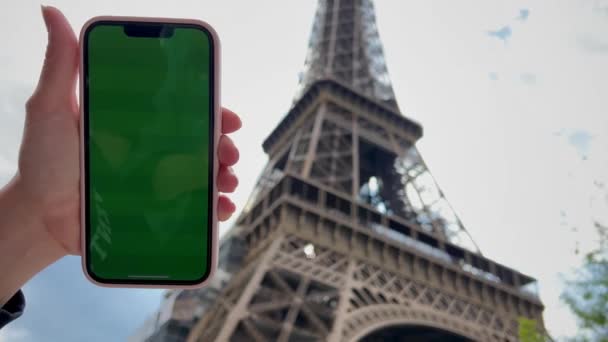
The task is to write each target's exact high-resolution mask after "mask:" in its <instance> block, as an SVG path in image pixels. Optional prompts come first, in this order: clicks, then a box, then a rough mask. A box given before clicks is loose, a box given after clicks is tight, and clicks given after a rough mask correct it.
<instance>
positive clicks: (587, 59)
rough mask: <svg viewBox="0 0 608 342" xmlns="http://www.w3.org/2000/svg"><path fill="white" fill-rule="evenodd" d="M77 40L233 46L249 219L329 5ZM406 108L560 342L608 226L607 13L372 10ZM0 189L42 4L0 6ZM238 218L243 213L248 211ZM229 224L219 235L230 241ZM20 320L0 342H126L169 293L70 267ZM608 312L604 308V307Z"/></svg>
mask: <svg viewBox="0 0 608 342" xmlns="http://www.w3.org/2000/svg"><path fill="white" fill-rule="evenodd" d="M44 5H53V6H56V7H58V8H59V9H61V10H62V11H63V12H64V13H65V15H66V16H67V18H68V19H69V21H70V22H71V24H72V25H73V27H74V29H75V31H77V32H79V30H80V27H81V26H82V25H83V23H84V22H85V21H86V20H87V19H89V18H90V17H93V16H97V15H137V16H159V17H194V18H198V19H202V20H205V21H207V22H209V23H210V24H211V25H213V26H214V27H215V28H216V29H217V31H218V33H219V36H220V39H221V41H222V83H223V84H222V102H223V105H224V106H226V107H228V108H230V109H232V110H234V111H235V112H237V113H239V114H240V115H241V118H242V120H243V128H242V129H241V130H240V131H239V132H238V133H236V134H235V136H234V140H235V142H236V143H237V145H238V146H239V148H240V150H241V160H240V162H239V164H238V165H237V166H236V167H235V171H236V173H237V175H238V176H239V177H240V181H241V182H240V186H239V189H238V190H237V192H236V193H235V194H234V195H233V196H232V198H233V199H234V201H235V203H236V204H237V207H238V208H239V209H241V208H243V206H244V204H245V202H246V200H247V198H248V196H249V194H250V193H251V190H252V189H253V186H254V184H255V181H256V176H257V175H258V174H259V173H260V172H261V171H262V168H263V167H264V165H265V163H266V162H267V157H266V155H265V154H264V153H263V151H262V148H261V144H262V141H263V140H264V139H265V138H266V137H267V135H268V134H269V133H270V132H271V131H272V129H273V128H274V127H275V126H276V125H277V124H278V122H279V121H280V119H281V118H282V117H283V116H284V115H285V113H286V112H287V110H289V108H290V107H291V104H292V100H293V97H294V94H295V93H296V89H297V85H298V80H299V78H298V77H299V72H300V71H301V70H302V68H303V64H304V58H305V56H306V50H307V43H308V39H309V35H310V31H311V28H312V22H313V18H314V13H315V8H316V5H317V2H316V1H314V0H300V1H279V0H274V1H271V0H260V1H255V2H253V1H236V0H225V1H203V0H197V1H188V0H173V1H116V0H106V1H95V2H93V1H75V0H61V1H51V2H49V3H44ZM374 5H375V9H376V16H377V26H378V30H379V33H380V37H381V40H382V43H383V45H384V55H385V58H386V63H387V66H388V71H389V74H390V77H391V80H392V84H393V89H394V91H395V95H396V99H397V102H398V103H399V106H400V108H401V111H402V112H403V114H404V115H405V116H407V117H408V118H411V119H414V120H416V121H417V122H419V123H420V124H421V125H422V126H423V127H424V132H425V134H424V137H423V138H422V139H421V141H420V142H419V143H418V144H417V146H418V149H419V151H420V152H421V154H422V155H423V156H424V158H425V160H426V163H427V165H428V167H429V169H430V170H431V172H432V173H433V175H434V177H435V178H436V180H437V182H438V183H439V184H440V186H441V187H442V190H443V192H444V193H445V195H446V196H447V198H448V200H449V201H450V203H451V204H452V206H453V207H454V209H455V210H456V212H457V213H458V215H459V216H460V218H461V220H462V221H463V223H464V225H465V226H466V228H467V230H468V231H469V233H470V234H471V235H472V237H473V239H474V240H475V242H476V243H477V245H479V247H480V248H481V250H482V251H483V252H484V255H485V256H487V257H489V258H492V259H494V260H496V261H498V262H500V263H502V264H505V265H508V266H510V267H513V268H515V269H517V270H519V271H521V272H523V273H525V274H529V275H532V276H533V277H535V278H537V279H538V281H539V284H540V286H539V288H540V297H541V299H542V301H543V303H544V305H545V307H546V308H545V311H544V319H545V324H546V327H547V329H548V331H549V333H550V334H551V335H552V336H553V337H554V338H556V339H558V340H560V339H565V338H567V337H574V336H576V335H577V333H578V332H579V328H578V327H577V319H576V317H575V316H574V315H573V314H572V313H571V310H570V308H569V307H568V306H567V305H566V304H565V303H564V301H563V300H561V299H560V295H561V294H562V293H564V291H566V290H567V289H568V284H567V280H569V279H570V280H571V279H572V278H573V277H574V278H576V277H579V276H580V275H577V273H576V270H580V269H581V267H582V266H584V262H585V255H586V253H588V252H590V251H593V250H596V249H597V248H598V245H599V241H600V234H599V233H598V227H602V226H604V227H605V225H606V224H607V223H608V189H607V188H606V186H607V185H608V155H607V151H608V101H607V99H608V93H607V89H608V1H600V0H573V1H509V2H505V1H458V2H454V1H390V0H376V1H374ZM0 32H3V33H4V34H3V35H2V38H1V40H2V51H0V184H5V183H6V182H7V181H8V180H9V179H10V178H11V177H12V175H13V174H14V172H15V170H16V160H17V153H18V148H19V143H20V138H21V130H22V125H23V118H24V103H25V101H26V99H27V98H28V97H29V95H30V94H31V93H32V91H33V87H34V86H35V84H36V82H37V77H38V74H39V72H40V67H41V63H42V60H43V56H44V50H45V46H46V31H45V29H44V25H43V21H42V18H41V15H40V2H37V1H29V0H23V1H5V2H3V3H2V4H0ZM237 210H238V209H237ZM232 223H233V222H232V221H230V222H227V223H224V224H222V226H221V231H222V232H225V231H227V230H228V229H229V228H230V226H231V225H232ZM24 292H25V295H26V299H27V302H28V305H27V309H26V312H25V314H24V316H23V317H22V318H20V319H19V320H17V321H15V322H14V323H12V324H10V325H9V326H8V327H7V328H5V329H3V330H1V331H0V341H1V342H5V341H124V340H126V339H127V338H128V336H130V335H132V334H133V333H134V332H135V331H136V330H137V329H138V328H139V327H140V326H141V325H142V324H143V322H144V320H145V319H146V318H147V317H149V316H150V315H152V314H153V313H154V312H155V310H157V309H158V307H159V305H160V302H161V296H162V291H160V290H133V289H130V290H126V289H105V288H100V287H95V286H93V285H92V284H90V283H88V282H87V281H86V279H85V278H84V276H83V274H82V271H81V268H80V259H79V258H77V257H67V258H64V259H62V260H60V261H59V262H57V263H56V264H54V265H52V266H50V267H49V268H48V269H46V270H45V271H44V272H42V273H41V274H39V275H38V276H37V277H36V278H34V279H33V280H32V281H30V282H29V283H28V284H27V285H26V286H25V288H24ZM607 307H608V306H607ZM607 311H608V309H607Z"/></svg>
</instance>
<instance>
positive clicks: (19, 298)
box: [0, 290, 25, 329]
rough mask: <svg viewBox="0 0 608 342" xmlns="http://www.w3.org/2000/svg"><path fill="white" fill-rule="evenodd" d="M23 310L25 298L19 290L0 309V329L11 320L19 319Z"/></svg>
mask: <svg viewBox="0 0 608 342" xmlns="http://www.w3.org/2000/svg"><path fill="white" fill-rule="evenodd" d="M23 309H25V297H24V296H23V292H21V290H19V291H18V292H17V293H15V295H14V296H13V297H12V298H11V299H9V300H8V302H6V304H4V306H3V307H1V308H0V329H2V327H4V326H5V325H7V324H9V323H10V322H12V321H13V320H15V319H17V318H19V316H21V314H22V313H23Z"/></svg>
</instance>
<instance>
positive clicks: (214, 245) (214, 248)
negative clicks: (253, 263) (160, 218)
mask: <svg viewBox="0 0 608 342" xmlns="http://www.w3.org/2000/svg"><path fill="white" fill-rule="evenodd" d="M98 21H121V22H125V21H136V22H151V23H181V24H190V25H196V26H200V27H203V28H205V29H206V30H207V31H209V33H210V34H211V37H212V40H213V44H214V56H213V59H214V61H213V63H214V68H215V71H214V75H215V80H214V87H215V89H214V90H215V91H214V102H213V103H214V108H213V115H214V143H213V144H214V150H215V151H216V153H214V154H213V159H214V160H213V180H214V181H213V190H212V191H213V204H212V205H213V207H212V209H213V210H212V226H211V230H212V232H211V269H210V271H209V276H208V277H207V279H205V280H203V281H202V282H200V283H198V284H194V285H163V284H159V285H154V284H145V285H142V284H111V283H101V282H98V281H96V280H95V279H93V277H91V275H90V274H89V273H88V272H87V267H86V265H87V260H86V253H85V251H86V248H87V246H86V235H85V234H86V229H85V201H84V199H85V184H84V179H85V176H84V120H80V227H81V234H80V237H81V246H82V251H83V253H82V271H83V273H84V274H85V276H86V277H87V279H89V281H90V282H92V283H93V284H95V285H99V286H104V287H128V288H180V289H194V288H200V287H203V286H205V285H206V284H207V283H208V282H210V281H211V279H212V278H213V276H214V274H215V272H216V270H217V262H218V249H219V246H218V223H217V200H218V192H217V173H218V169H219V161H218V158H217V146H218V142H219V137H220V133H221V125H222V120H221V119H222V118H221V104H220V41H219V38H218V36H217V32H215V30H214V29H213V27H211V25H209V24H207V23H205V22H203V21H200V20H192V19H171V18H142V17H118V16H100V17H94V18H92V19H89V21H87V22H86V23H85V24H84V26H83V27H82V30H81V31H80V99H81V102H82V101H83V99H84V86H83V84H84V60H83V58H84V53H83V52H84V51H83V49H84V44H83V39H84V33H85V32H86V30H87V28H88V27H89V26H91V24H93V23H95V22H98ZM80 116H81V118H82V117H83V116H84V105H82V103H81V106H80Z"/></svg>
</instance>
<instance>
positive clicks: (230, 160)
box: [218, 135, 239, 166]
mask: <svg viewBox="0 0 608 342" xmlns="http://www.w3.org/2000/svg"><path fill="white" fill-rule="evenodd" d="M218 159H219V160H220V164H223V165H226V166H232V165H234V164H236V162H237V161H239V150H238V149H237V148H236V146H235V145H234V143H233V142H232V139H230V138H229V137H228V136H227V135H222V136H221V137H220V142H219V147H218Z"/></svg>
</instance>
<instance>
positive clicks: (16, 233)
mask: <svg viewBox="0 0 608 342" xmlns="http://www.w3.org/2000/svg"><path fill="white" fill-rule="evenodd" d="M42 15H43V18H44V22H45V24H46V28H47V31H48V46H47V51H46V57H45V61H44V66H43V68H42V72H41V74H40V80H39V82H38V87H37V88H36V90H35V91H34V94H33V95H32V97H31V98H30V99H29V100H28V101H27V104H26V118H25V127H24V132H23V140H22V142H21V150H20V153H19V166H18V171H17V173H16V174H15V176H14V177H13V179H12V180H11V181H10V182H9V184H7V185H6V186H5V187H4V188H2V189H1V190H0V307H1V306H2V305H4V304H5V303H6V302H7V301H8V300H9V299H10V298H11V297H12V296H13V295H14V294H15V293H16V292H17V291H18V290H19V289H20V288H21V287H22V286H23V285H24V284H25V283H26V282H27V281H28V280H29V279H31V278H32V277H33V276H34V275H35V274H37V273H38V272H40V271H42V270H43V269H44V268H45V267H47V266H48V265H50V264H52V263H53V262H55V261H57V260H58V259H60V258H62V257H63V256H65V255H68V254H73V255H80V254H81V252H82V251H81V247H80V191H79V183H80V162H79V141H80V140H79V134H78V127H79V120H80V117H79V113H78V104H77V99H76V79H77V73H78V53H79V51H78V41H77V39H76V35H75V34H74V31H73V30H72V28H71V27H70V25H69V23H68V22H67V20H66V19H65V17H64V16H63V14H62V13H61V12H60V11H59V10H58V9H56V8H52V7H43V9H42ZM240 127H241V121H240V119H239V117H238V116H237V115H236V114H234V113H233V112H231V111H229V110H227V109H223V110H222V136H221V138H220V143H219V146H218V151H217V153H218V159H219V161H220V164H221V165H220V171H219V175H218V179H217V185H218V189H219V191H220V192H224V193H228V192H232V191H234V190H235V188H236V186H237V184H238V179H237V178H236V176H235V175H234V173H233V172H232V169H231V168H230V166H232V165H234V164H235V163H236V162H237V161H238V158H239V152H238V150H237V148H236V147H235V145H234V144H233V143H232V140H230V138H228V136H226V135H225V134H228V133H232V132H234V131H236V130H238V129H239V128H240ZM234 210H235V206H234V204H233V203H232V202H231V201H230V199H228V197H226V196H224V195H220V197H219V201H218V208H217V211H218V218H219V219H220V221H225V220H227V219H228V218H229V217H230V216H231V215H232V213H233V212H234ZM66 281H67V280H66Z"/></svg>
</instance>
